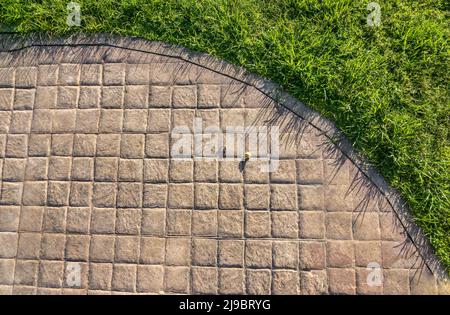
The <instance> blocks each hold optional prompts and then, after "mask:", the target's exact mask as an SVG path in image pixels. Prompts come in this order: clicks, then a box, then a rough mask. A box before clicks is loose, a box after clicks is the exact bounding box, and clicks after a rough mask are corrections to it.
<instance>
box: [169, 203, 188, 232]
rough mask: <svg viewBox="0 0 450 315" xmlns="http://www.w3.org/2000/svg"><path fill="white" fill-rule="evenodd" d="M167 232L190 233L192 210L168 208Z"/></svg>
mask: <svg viewBox="0 0 450 315" xmlns="http://www.w3.org/2000/svg"><path fill="white" fill-rule="evenodd" d="M166 215H167V221H166V222H167V227H166V228H167V234H168V235H189V233H190V232H191V211H189V210H173V209H169V210H167V213H166Z"/></svg>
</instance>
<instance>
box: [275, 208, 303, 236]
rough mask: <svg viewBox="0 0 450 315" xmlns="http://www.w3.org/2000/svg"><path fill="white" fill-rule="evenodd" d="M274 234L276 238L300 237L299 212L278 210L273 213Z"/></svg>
mask: <svg viewBox="0 0 450 315" xmlns="http://www.w3.org/2000/svg"><path fill="white" fill-rule="evenodd" d="M271 219H272V236H273V237H276V238H297V237H298V233H299V230H298V227H299V225H298V213H297V212H291V211H277V212H272V213H271Z"/></svg>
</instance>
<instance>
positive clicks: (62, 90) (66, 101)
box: [56, 86, 79, 109]
mask: <svg viewBox="0 0 450 315" xmlns="http://www.w3.org/2000/svg"><path fill="white" fill-rule="evenodd" d="M78 95H79V88H78V87H72V86H60V87H59V88H58V101H57V103H56V108H58V109H69V108H76V107H77V104H78Z"/></svg>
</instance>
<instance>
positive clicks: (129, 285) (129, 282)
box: [111, 264, 137, 292]
mask: <svg viewBox="0 0 450 315" xmlns="http://www.w3.org/2000/svg"><path fill="white" fill-rule="evenodd" d="M136 273H137V266H136V265H128V264H114V267H113V276H112V282H111V288H112V290H115V291H126V292H134V291H135V289H136Z"/></svg>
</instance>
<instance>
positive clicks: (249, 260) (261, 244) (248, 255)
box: [245, 240, 272, 268]
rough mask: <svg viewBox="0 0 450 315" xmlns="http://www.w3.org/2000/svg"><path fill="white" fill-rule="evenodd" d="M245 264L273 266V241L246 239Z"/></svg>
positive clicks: (251, 266)
mask: <svg viewBox="0 0 450 315" xmlns="http://www.w3.org/2000/svg"><path fill="white" fill-rule="evenodd" d="M245 266H246V267H249V268H270V267H271V266H272V242H271V241H261V240H255V241H253V240H249V241H246V242H245Z"/></svg>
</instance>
